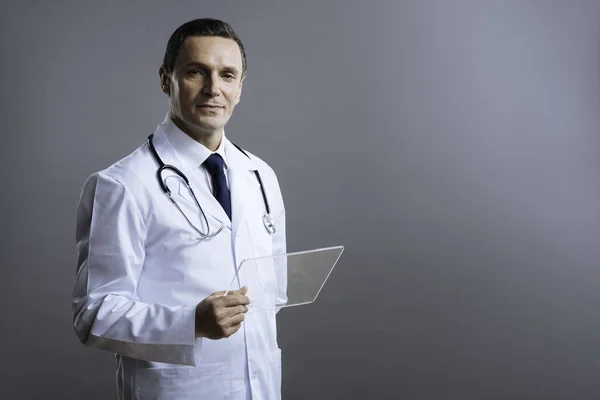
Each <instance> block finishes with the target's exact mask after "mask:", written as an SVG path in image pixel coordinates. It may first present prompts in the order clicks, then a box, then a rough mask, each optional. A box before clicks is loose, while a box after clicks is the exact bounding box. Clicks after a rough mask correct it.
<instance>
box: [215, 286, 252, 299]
mask: <svg viewBox="0 0 600 400" xmlns="http://www.w3.org/2000/svg"><path fill="white" fill-rule="evenodd" d="M246 293H248V286H244V287H242V288H241V289H237V290H221V291H218V292H214V293H213V294H211V296H212V297H220V296H231V295H233V294H246Z"/></svg>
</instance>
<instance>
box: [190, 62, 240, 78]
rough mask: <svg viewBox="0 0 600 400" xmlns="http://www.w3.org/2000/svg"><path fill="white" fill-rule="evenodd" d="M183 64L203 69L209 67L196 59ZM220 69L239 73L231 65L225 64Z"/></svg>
mask: <svg viewBox="0 0 600 400" xmlns="http://www.w3.org/2000/svg"><path fill="white" fill-rule="evenodd" d="M185 66H186V68H189V67H201V68H204V69H211V67H210V66H209V65H206V64H204V63H201V62H198V61H192V62H189V63H187V64H185ZM221 71H227V72H233V73H234V74H236V75H239V73H240V72H239V71H238V69H237V68H236V67H232V66H225V67H223V68H221Z"/></svg>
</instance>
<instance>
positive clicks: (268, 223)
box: [262, 213, 275, 234]
mask: <svg viewBox="0 0 600 400" xmlns="http://www.w3.org/2000/svg"><path fill="white" fill-rule="evenodd" d="M262 219H263V223H264V224H265V228H266V229H267V232H269V233H270V234H273V233H275V224H274V223H273V217H271V213H266V214H265V215H263V218H262Z"/></svg>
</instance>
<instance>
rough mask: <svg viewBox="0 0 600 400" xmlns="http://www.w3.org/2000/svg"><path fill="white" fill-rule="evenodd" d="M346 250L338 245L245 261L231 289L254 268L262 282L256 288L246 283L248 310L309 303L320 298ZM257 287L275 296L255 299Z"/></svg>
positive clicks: (237, 272)
mask: <svg viewBox="0 0 600 400" xmlns="http://www.w3.org/2000/svg"><path fill="white" fill-rule="evenodd" d="M343 251H344V246H335V247H327V248H322V249H314V250H307V251H299V252H295V253H287V254H281V255H276V256H267V257H258V258H251V259H246V260H243V261H242V262H241V263H240V266H239V267H238V269H237V271H236V274H235V275H234V276H233V279H232V280H231V285H230V287H229V290H236V289H239V288H240V286H242V285H240V281H239V279H238V276H239V274H240V271H242V270H248V269H250V268H253V269H255V271H256V276H258V282H259V283H257V284H255V285H254V287H250V286H249V285H247V284H246V285H245V286H249V287H248V295H249V296H250V298H251V304H250V307H249V312H250V311H253V310H254V311H256V310H272V309H279V308H283V307H291V306H299V305H304V304H310V303H312V302H314V301H315V300H316V299H317V296H318V295H319V293H320V292H321V290H322V289H323V286H324V285H325V282H326V281H327V278H329V275H330V274H331V272H332V271H333V268H334V267H335V265H336V264H337V262H338V260H339V258H340V256H341V255H342V252H343ZM277 285H283V286H284V287H283V288H282V287H280V286H277ZM281 289H284V290H281ZM256 290H263V291H269V293H271V294H272V296H260V299H261V300H260V301H254V300H253V299H252V296H251V293H252V292H253V291H256Z"/></svg>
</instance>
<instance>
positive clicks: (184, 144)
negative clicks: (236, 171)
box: [161, 115, 228, 168]
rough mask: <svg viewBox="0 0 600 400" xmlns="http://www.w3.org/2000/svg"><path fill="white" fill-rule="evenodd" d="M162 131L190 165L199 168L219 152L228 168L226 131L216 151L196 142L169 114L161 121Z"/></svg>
mask: <svg viewBox="0 0 600 400" xmlns="http://www.w3.org/2000/svg"><path fill="white" fill-rule="evenodd" d="M161 128H162V131H163V132H164V134H165V136H166V137H167V139H168V140H169V143H171V146H173V148H174V149H175V151H176V152H177V154H178V155H179V157H181V159H182V160H183V162H184V163H186V164H187V165H188V166H191V167H193V168H197V167H199V166H200V165H202V163H203V162H204V161H206V159H207V158H208V157H209V156H210V155H211V154H213V153H217V154H219V155H220V156H221V157H222V158H223V165H224V167H225V168H227V165H228V164H227V157H226V152H225V140H226V139H225V133H223V137H222V139H221V143H219V147H218V148H217V150H215V151H214V152H213V151H211V150H210V149H208V148H207V147H205V146H204V145H203V144H201V143H198V142H196V141H195V140H194V139H192V138H191V137H190V136H189V135H188V134H186V133H185V132H183V131H182V130H181V129H179V127H178V126H177V125H175V123H174V122H173V120H171V118H170V117H169V116H168V115H167V116H166V117H165V119H164V121H163V122H162V123H161Z"/></svg>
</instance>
